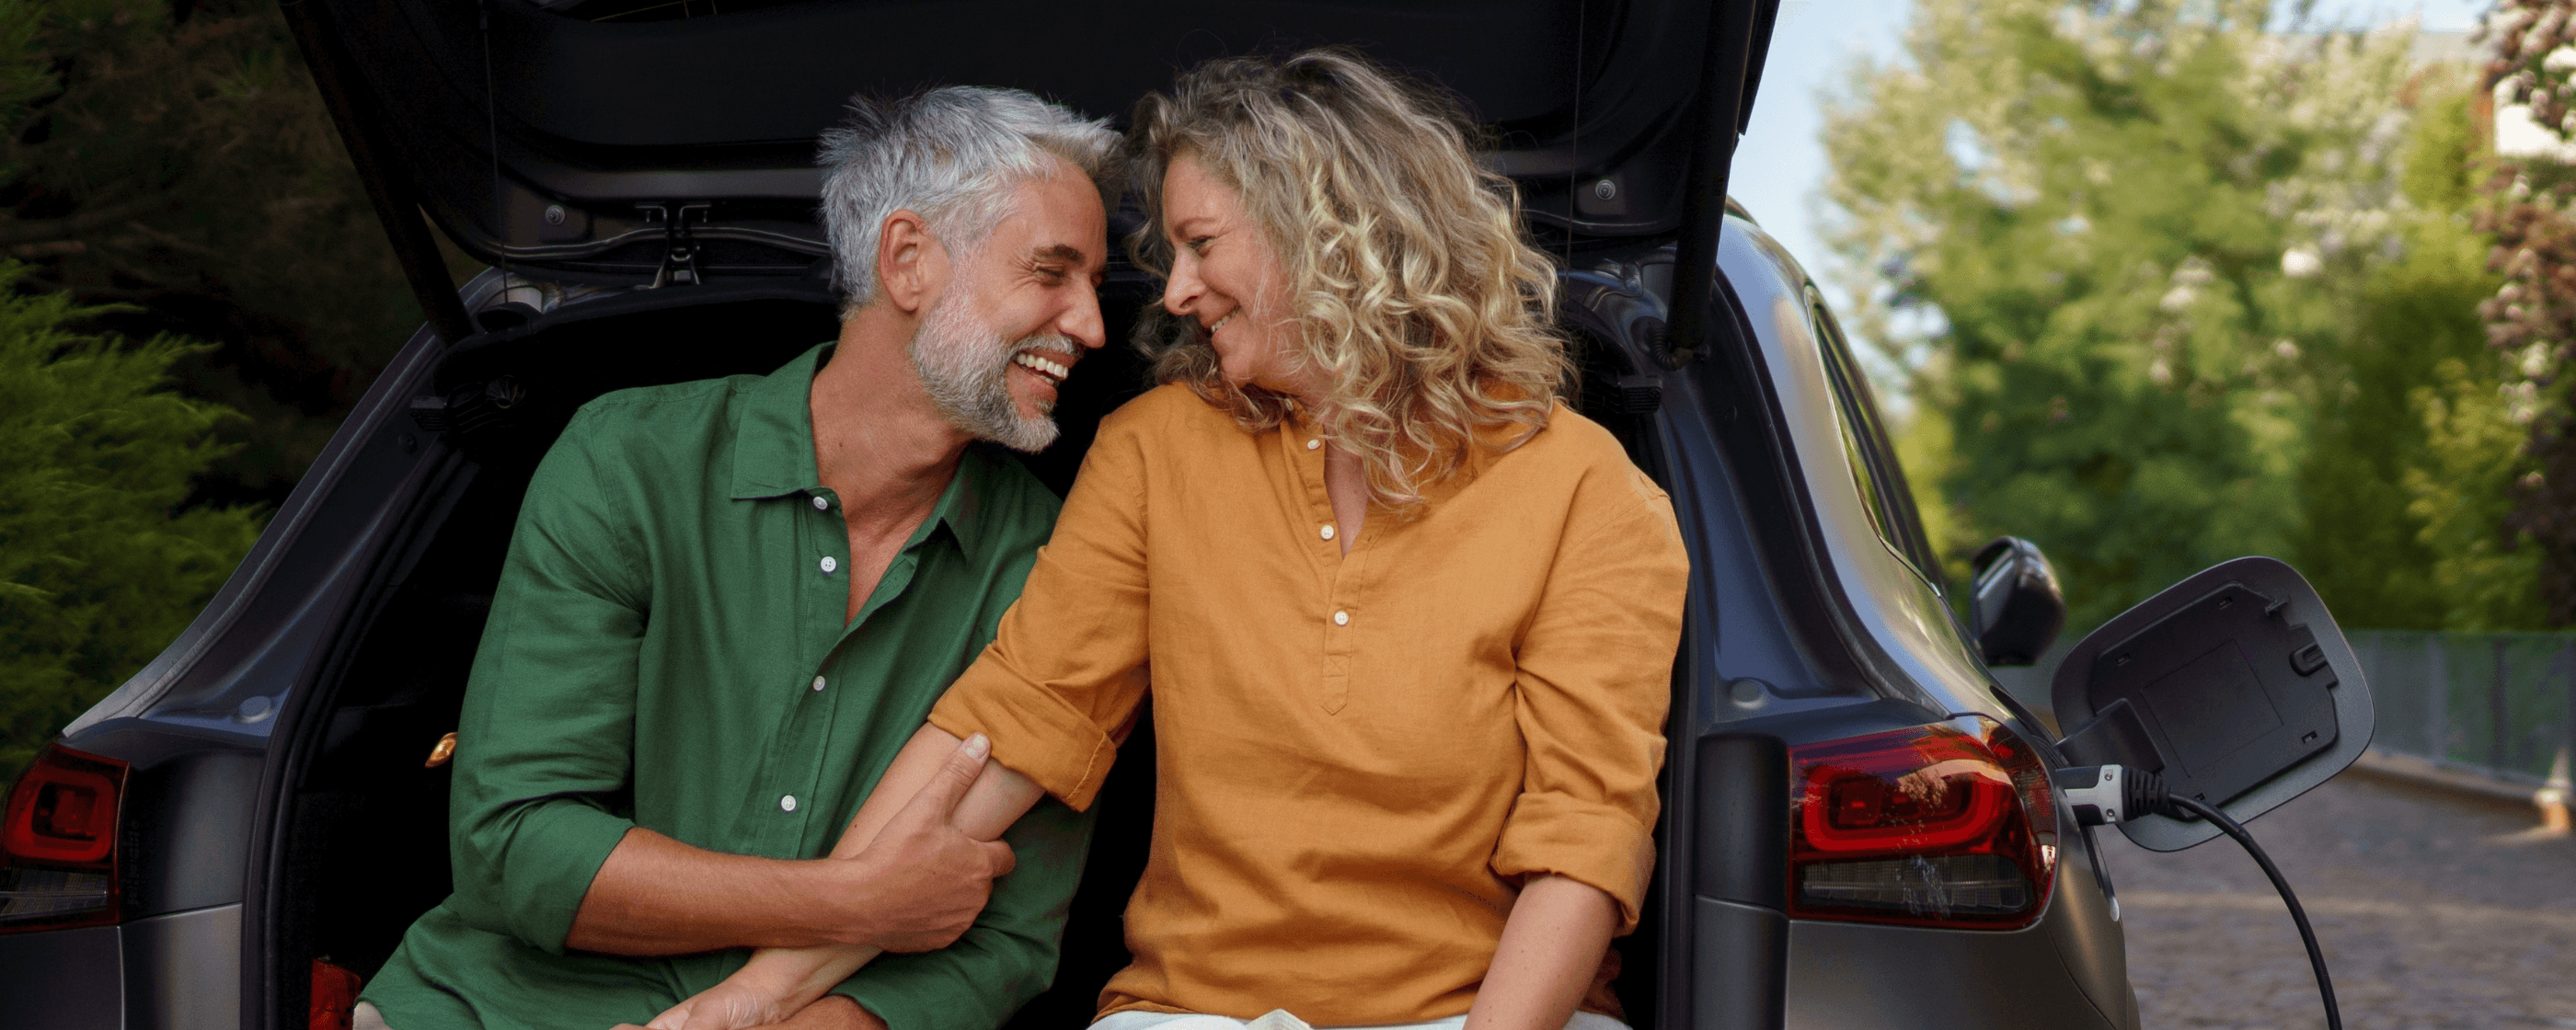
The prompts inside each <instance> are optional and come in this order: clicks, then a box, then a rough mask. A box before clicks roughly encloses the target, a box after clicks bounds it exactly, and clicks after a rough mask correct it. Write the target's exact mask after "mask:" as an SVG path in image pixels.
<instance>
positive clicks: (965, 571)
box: [362, 344, 1091, 1030]
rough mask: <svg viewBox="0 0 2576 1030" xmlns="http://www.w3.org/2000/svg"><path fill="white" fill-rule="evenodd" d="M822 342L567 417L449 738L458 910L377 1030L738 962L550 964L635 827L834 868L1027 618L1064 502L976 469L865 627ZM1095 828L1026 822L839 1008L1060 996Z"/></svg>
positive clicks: (531, 500) (931, 1029)
mask: <svg viewBox="0 0 2576 1030" xmlns="http://www.w3.org/2000/svg"><path fill="white" fill-rule="evenodd" d="M830 353H831V345H829V344H825V345H822V346H818V347H816V348H814V349H813V350H811V351H808V352H807V353H806V354H805V355H804V356H802V357H799V358H797V359H796V360H795V361H792V362H790V363H788V365H787V366H786V367H785V368H782V369H780V370H779V371H778V372H776V373H775V374H772V375H769V376H766V377H761V376H735V377H733V378H730V379H720V380H706V381H702V382H693V383H681V384H678V385H673V386H660V387H651V388H646V389H637V390H622V391H619V392H616V393H611V394H608V395H607V396H604V397H601V398H599V399H598V400H595V401H592V402H591V403H590V404H588V405H585V406H584V407H583V408H582V409H581V411H580V412H579V413H578V414H576V415H575V416H574V417H573V420H572V423H571V425H570V426H569V427H568V428H566V429H565V431H564V434H563V437H562V439H561V440H559V441H558V442H557V443H556V444H555V446H554V448H553V449H552V450H551V451H549V452H548V453H547V455H546V457H545V460H544V461H543V462H542V463H541V464H540V465H539V466H538V469H537V472H536V476H535V478H534V479H533V481H531V482H530V484H529V487H528V496H527V500H526V502H525V503H524V505H523V506H522V507H521V509H520V512H519V521H518V527H517V529H516V531H515V533H514V534H513V536H512V538H511V541H510V551H509V557H508V559H507V563H506V564H505V565H504V566H503V569H502V573H501V580H500V585H499V587H498V588H497V590H496V592H495V595H494V597H493V600H492V613H491V617H490V620H489V622H488V623H487V624H486V626H485V629H484V634H483V643H482V649H481V651H480V652H479V653H478V654H477V655H476V656H475V661H474V671H473V676H472V679H471V680H470V682H469V683H468V685H467V687H466V692H465V708H464V714H463V716H462V718H461V719H460V720H459V726H458V728H457V748H456V766H455V781H454V785H453V788H452V791H451V796H450V798H449V802H448V808H449V819H450V826H449V848H450V854H451V857H452V858H453V860H454V865H455V893H453V894H451V895H450V896H449V897H448V898H447V900H446V901H445V902H443V903H441V904H440V905H439V906H438V907H437V908H435V909H432V910H431V911H430V912H429V913H428V914H426V915H424V916H422V917H421V919H420V920H419V921H418V922H416V923H414V924H413V925H412V927H411V930H410V931H409V932H408V933H407V934H405V935H404V937H403V941H402V944H401V946H400V948H399V949H397V950H396V951H395V952H394V954H393V957H392V958H391V959H390V960H389V961H388V962H387V963H386V965H385V968H384V969H383V970H382V971H381V972H379V973H378V974H377V976H376V977H375V979H374V980H372V981H371V982H369V983H368V985H367V988H366V990H365V991H364V992H363V994H362V997H363V998H364V999H365V1000H367V1001H369V1002H372V1003H374V1004H375V1005H376V1007H377V1008H378V1009H379V1010H380V1011H382V1012H383V1014H384V1016H385V1020H386V1022H387V1023H388V1024H389V1025H391V1026H393V1027H395V1028H396V1030H442V1028H452V1027H470V1026H478V1025H479V1026H482V1027H485V1028H488V1030H501V1028H530V1030H537V1028H558V1027H560V1028H565V1030H574V1028H578V1030H601V1028H604V1027H607V1026H609V1025H611V1024H614V1023H617V1022H621V1021H624V1022H634V1023H642V1022H644V1021H645V1020H647V1019H649V1018H651V1017H652V1016H654V1015H655V1014H657V1013H659V1012H660V1011H661V1010H662V1009H664V1008H666V1007H668V1006H670V1005H672V1004H674V1003H676V1002H678V1001H679V1000H680V999H682V998H685V997H687V996H689V995H691V994H694V993H696V992H698V991H701V990H704V989H706V988H707V987H710V986H713V985H714V984H715V983H716V982H718V981H719V980H722V979H723V978H724V977H725V976H727V975H729V974H731V973H732V972H733V971H734V970H735V969H737V968H739V967H740V966H741V965H742V963H743V961H744V959H745V958H746V957H747V956H748V954H749V953H748V952H747V951H744V950H742V949H735V950H731V951H724V952H714V953H708V954H699V955H684V956H678V957H673V958H650V959H638V958H624V957H615V956H607V955H598V954H590V953H584V952H578V951H566V950H565V948H564V936H565V935H566V934H567V933H569V932H570V930H571V928H572V920H573V913H574V912H575V911H576V910H577V909H578V908H579V907H580V905H581V899H582V895H583V894H584V893H585V892H586V891H588V890H589V888H590V881H591V878H592V876H594V875H595V874H597V872H598V871H599V867H600V864H601V863H602V862H603V861H605V860H606V859H607V857H608V853H609V851H610V850H611V849H613V848H615V847H616V846H617V843H618V840H619V839H620V838H621V837H623V836H624V834H625V833H626V831H627V829H628V828H630V827H635V826H643V827H648V828H650V829H653V830H656V831H659V832H661V833H664V834H668V835H669V836H671V837H673V838H676V839H678V840H681V841H683V842H686V843H689V844H693V845H696V846H698V847H702V848H710V849H714V850H718V851H728V852H734V853H737V854H747V855H762V856H768V857H772V858H815V857H819V856H822V855H825V854H828V853H829V852H830V851H831V848H832V845H833V843H834V841H836V840H837V839H838V838H839V837H840V834H841V830H842V828H843V827H845V826H847V825H848V824H849V821H850V818H851V817H852V816H853V815H854V814H856V812H857V811H858V808H859V804H860V802H862V801H864V800H866V798H867V794H868V791H869V789H870V788H871V787H873V786H874V785H875V784H876V781H877V778H878V777H879V776H881V775H883V774H884V772H885V769H886V766H887V765H888V764H890V763H891V762H892V761H893V760H894V756H895V752H896V751H897V750H899V749H900V748H901V747H902V746H903V743H904V741H905V740H906V739H908V738H909V737H911V736H912V734H913V732H914V731H915V730H917V729H919V728H920V727H921V725H922V722H923V719H924V717H925V716H927V715H928V714H929V712H930V706H931V704H932V703H933V702H935V701H937V700H938V698H939V695H940V693H941V692H942V691H943V690H945V689H946V688H947V685H948V683H949V681H951V680H953V679H955V678H956V676H957V674H958V673H959V672H960V671H962V670H964V669H965V668H966V666H967V665H968V664H969V663H970V662H972V661H973V660H974V658H975V656H976V654H977V653H979V652H980V651H982V650H983V647H984V645H985V643H986V642H987V641H990V640H991V639H992V637H993V632H994V627H995V624H996V623H997V622H998V621H999V620H1000V619H1001V616H1002V611H1003V609H1005V608H1007V607H1009V606H1010V604H1011V602H1012V601H1013V600H1015V599H1017V598H1018V597H1019V594H1020V585H1021V581H1022V580H1024V579H1025V578H1027V576H1028V572H1029V567H1030V565H1031V564H1032V562H1033V561H1034V560H1035V557H1036V552H1037V548H1038V545H1039V544H1041V543H1044V542H1045V541H1046V537H1047V534H1048V532H1049V530H1050V528H1051V527H1052V526H1053V524H1054V520H1055V515H1056V510H1057V501H1056V498H1055V497H1054V495H1052V494H1050V493H1049V492H1048V491H1047V490H1046V488H1045V487H1043V486H1041V485H1040V484H1039V483H1038V482H1037V480H1036V479H1035V478H1034V477H1032V476H1031V475H1030V474H1029V473H1028V471H1027V470H1026V469H1024V468H1022V467H1020V465H1019V463H1018V462H1016V461H1014V460H1011V459H1010V458H1008V457H1006V456H1001V455H996V454H988V453H985V452H984V450H983V448H982V446H981V445H978V446H977V447H973V448H969V449H968V451H967V453H966V455H965V457H964V459H963V460H962V461H961V462H960V464H959V467H958V471H957V475H956V478H955V479H954V480H953V481H951V482H950V484H949V486H948V489H947V492H946V493H945V494H944V495H942V496H941V498H940V500H939V504H938V507H937V508H936V510H934V511H933V513H932V514H931V516H930V517H929V518H928V519H925V520H924V521H923V523H922V525H921V528H920V529H919V530H917V531H916V532H914V534H913V536H912V538H911V540H909V541H908V542H907V543H906V544H905V545H904V548H903V551H902V553H901V554H900V555H898V556H897V557H896V558H895V560H894V562H893V564H892V565H891V566H890V567H888V568H887V569H886V572H885V575H884V577H883V579H882V580H881V581H880V582H879V583H878V584H877V587H876V590H875V592H874V593H873V594H871V595H870V596H869V597H868V599H867V603H866V605H865V606H864V607H862V608H861V609H860V612H859V616H858V618H857V619H855V620H852V621H849V622H847V623H846V624H845V623H844V621H843V618H842V617H843V615H844V614H845V612H846V610H847V604H848V599H849V581H848V579H847V577H848V575H849V572H848V569H847V564H848V562H849V558H850V556H849V535H848V532H847V530H846V528H845V526H844V524H843V522H842V512H841V506H840V502H839V500H838V498H836V497H835V496H834V495H833V493H832V491H830V490H827V489H825V488H824V487H823V485H822V481H821V479H820V478H819V476H818V475H817V474H816V472H815V467H814V431H813V425H812V418H811V413H810V410H809V408H808V402H807V395H808V393H809V391H810V389H811V387H812V384H813V380H814V373H815V371H816V370H817V369H818V368H820V367H821V366H822V364H823V363H824V362H826V361H828V360H830ZM1090 829H1091V821H1090V819H1089V817H1088V816H1086V815H1081V814H1077V813H1075V812H1073V811H1072V810H1071V809H1068V808H1066V807H1064V806H1063V805H1062V804H1061V803H1058V802H1055V801H1045V802H1041V803H1040V805H1039V807H1038V808H1037V809H1035V810H1033V811H1032V812H1031V813H1030V814H1029V815H1028V816H1027V817H1026V818H1023V819H1021V820H1020V822H1019V823H1018V825H1016V826H1014V827H1012V829H1011V831H1010V832H1009V834H1007V835H1006V837H1005V839H1006V840H1008V841H1009V842H1010V844H1011V846H1012V848H1013V850H1014V851H1015V852H1016V853H1017V855H1018V859H1019V865H1018V868H1017V870H1016V871H1014V872H1012V873H1011V874H1010V875H1009V876H1006V877H1003V878H1002V879H1001V880H999V881H997V882H996V883H995V886H994V891H993V897H992V902H991V904H990V905H988V906H987V907H986V908H985V910H984V912H983V915H982V916H981V917H980V918H978V919H977V921H976V924H975V926H974V927H973V928H972V929H970V930H968V931H967V932H966V934H965V935H964V936H963V937H961V938H960V939H959V940H958V941H957V942H956V943H955V944H953V945H951V946H949V947H948V948H945V949H943V950H940V951H935V952H929V953H925V954H918V955H887V956H884V957H882V958H879V959H878V960H876V961H875V962H873V963H870V964H869V965H868V966H867V967H865V968H863V969H861V970H860V971H859V972H858V973H857V974H856V975H854V976H852V977H851V978H850V979H849V980H847V981H845V982H844V983H842V984H841V985H840V986H839V987H838V988H836V990H837V992H838V993H841V994H846V995H848V996H850V997H851V998H853V999H855V1000H857V1001H858V1002H859V1003H860V1004H862V1005H864V1006H866V1007H867V1008H868V1010H869V1011H871V1012H874V1013H876V1014H877V1015H878V1016H879V1017H881V1018H883V1019H884V1020H885V1021H886V1023H887V1024H888V1025H889V1026H890V1027H892V1028H893V1030H989V1028H991V1027H994V1026H998V1025H1000V1024H1001V1022H1002V1021H1003V1020H1005V1019H1007V1018H1008V1017H1009V1016H1010V1015H1011V1013H1012V1012H1013V1011H1014V1010H1015V1009H1017V1008H1018V1007H1019V1006H1020V1005H1021V1004H1023V1003H1025V1002H1027V1001H1028V1000H1029V999H1030V998H1032V997H1035V996H1036V995H1037V994H1038V993H1039V992H1040V991H1042V990H1044V989H1045V988H1046V986H1047V984H1048V981H1049V980H1050V979H1051V978H1052V977H1053V976H1054V973H1055V963H1056V947H1057V943H1058V937H1059V934H1060V933H1061V931H1062V928H1063V924H1064V915H1065V908H1066V906H1067V904H1068V902H1069V901H1070V899H1071V898H1072V895H1073V889H1074V883H1075V881H1076V880H1077V879H1078V878H1079V877H1080V875H1081V867H1082V857H1083V852H1084V848H1085V846H1086V845H1087V843H1088V841H1089V835H1090Z"/></svg>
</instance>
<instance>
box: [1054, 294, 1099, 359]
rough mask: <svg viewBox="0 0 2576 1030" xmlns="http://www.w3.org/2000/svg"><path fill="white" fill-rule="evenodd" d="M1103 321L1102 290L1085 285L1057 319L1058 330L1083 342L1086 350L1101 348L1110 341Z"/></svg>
mask: <svg viewBox="0 0 2576 1030" xmlns="http://www.w3.org/2000/svg"><path fill="white" fill-rule="evenodd" d="M1101 322H1102V319H1101V317H1100V290H1099V289H1098V288H1096V287H1092V286H1084V287H1083V288H1082V289H1079V290H1076V291H1074V301H1073V303H1072V305H1070V306H1068V307H1067V308H1065V312H1064V316H1063V317H1062V318H1059V319H1057V320H1056V330H1057V331H1058V332H1061V333H1063V334H1065V335H1066V336H1070V337H1073V338H1074V339H1075V340H1077V341H1079V342H1081V344H1082V346H1083V347H1084V349H1086V350H1099V349H1100V345H1101V344H1104V343H1107V342H1109V334H1108V331H1107V330H1106V329H1104V328H1102V325H1101Z"/></svg>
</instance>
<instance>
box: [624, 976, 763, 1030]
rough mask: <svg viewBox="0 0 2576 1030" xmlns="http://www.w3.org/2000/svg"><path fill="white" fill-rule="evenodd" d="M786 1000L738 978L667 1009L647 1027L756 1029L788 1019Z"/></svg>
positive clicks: (655, 1029) (656, 1029) (652, 1029)
mask: <svg viewBox="0 0 2576 1030" xmlns="http://www.w3.org/2000/svg"><path fill="white" fill-rule="evenodd" d="M786 1000H787V999H785V998H783V997H781V996H780V992H776V991H764V990H761V989H759V988H758V987H757V986H754V985H753V984H752V983H750V982H748V981H744V980H742V979H740V978H735V979H731V980H726V981H725V982H723V983H720V984H717V985H715V986H713V987H709V988H707V989H706V990H703V991H699V992H698V993H697V994H695V995H692V996H690V997H689V998H688V1000H686V1001H682V1002H681V1003H679V1004H677V1005H673V1006H671V1007H670V1008H668V1009H664V1010H663V1011H662V1014H661V1015H658V1016H655V1017H653V1021H652V1022H650V1023H646V1024H644V1030H752V1028H753V1027H760V1026H768V1025H769V1024H771V1023H776V1022H780V1021H782V1020H785V1019H786V1018H787V1017H788V1015H789V1013H788V1012H787V1011H786V1004H785V1003H786Z"/></svg>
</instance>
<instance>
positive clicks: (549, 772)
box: [448, 417, 646, 953]
mask: <svg viewBox="0 0 2576 1030" xmlns="http://www.w3.org/2000/svg"><path fill="white" fill-rule="evenodd" d="M589 425H590V423H589V422H588V420H587V418H586V417H585V418H576V419H575V420H574V422H573V424H572V425H571V426H570V427H569V428H567V429H566V430H565V432H564V435H563V437H562V439H561V440H559V441H558V442H557V443H556V445H555V447H554V448H553V449H552V450H551V451H549V452H548V453H547V455H546V458H545V460H544V462H543V463H541V464H540V465H539V466H538V468H537V473H536V476H535V478H534V480H533V481H532V482H531V483H530V484H529V487H528V495H527V500H526V502H525V503H524V504H523V505H522V506H521V508H520V510H519V521H518V526H517V529H516V530H515V531H514V532H513V534H512V536H511V540H510V550H509V556H508V558H507V560H506V561H505V563H504V564H503V566H502V571H501V579H500V584H499V586H498V587H497V588H496V589H495V591H494V594H493V598H492V611H491V615H490V617H489V619H488V621H487V623H486V625H485V628H484V632H483V641H482V648H481V650H480V651H479V652H477V653H476V655H475V659H474V671H473V674H472V678H471V680H470V681H469V683H468V685H467V687H466V691H465V705H464V711H463V713H462V715H461V716H460V718H459V720H458V725H457V749H456V772H455V780H454V783H453V784H452V786H451V789H450V797H449V809H450V811H451V812H452V813H453V814H452V816H451V820H452V824H451V826H450V831H451V832H450V833H449V836H448V842H449V844H448V846H449V850H450V857H451V858H452V859H453V862H454V868H455V887H456V895H455V898H454V900H453V902H452V904H453V906H454V907H455V909H456V910H457V912H458V913H459V914H460V915H461V916H462V917H463V918H464V920H465V921H466V922H467V923H468V924H469V925H472V926H474V927H476V928H478V929H482V930H486V931H489V932H492V933H499V934H507V935H509V936H511V937H514V938H517V939H518V940H520V941H522V942H525V943H527V944H529V945H532V946H534V947H538V948H543V949H545V950H547V951H550V952H556V953H561V952H562V951H563V946H564V937H565V935H566V934H568V933H570V932H571V930H572V921H573V915H574V913H575V912H577V911H579V910H580V907H581V900H582V896H583V895H584V894H585V893H587V892H588V891H589V889H590V882H591V879H592V878H593V877H594V876H595V875H596V874H597V873H598V872H599V867H600V865H601V864H602V863H603V862H605V861H607V858H608V853H609V852H610V851H611V850H613V849H615V848H616V847H617V843H618V841H619V840H620V839H622V838H623V837H624V836H625V834H626V831H627V830H629V829H631V828H633V826H634V823H633V822H632V821H630V820H628V819H627V818H624V817H622V816H620V815H618V814H616V813H615V812H613V811H611V810H610V806H609V803H608V801H607V799H608V798H609V797H611V796H613V795H614V793H615V792H616V791H618V790H620V789H621V788H623V787H625V786H626V785H627V780H628V772H629V770H630V768H631V767H632V764H633V762H632V758H633V755H632V752H633V742H634V739H635V733H634V721H635V696H636V661H637V655H638V653H639V648H640V646H641V640H642V637H643V632H644V615H643V612H644V610H645V608H646V598H644V597H642V596H640V593H641V591H642V589H643V588H642V587H641V586H640V585H639V577H638V576H637V574H636V571H635V570H636V569H637V564H636V561H635V553H634V551H635V549H634V548H633V547H632V546H631V544H632V542H631V540H629V539H628V537H627V534H628V532H629V530H628V528H626V527H625V526H624V525H623V524H621V523H620V522H618V521H616V520H614V519H612V518H611V517H610V514H609V513H610V511H611V510H612V509H611V507H610V506H609V505H607V504H605V503H604V500H603V497H602V493H601V490H600V486H599V479H598V476H597V469H596V465H595V461H596V455H594V454H593V453H592V441H591V440H590V434H589V433H588V431H587V430H588V428H589Z"/></svg>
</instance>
